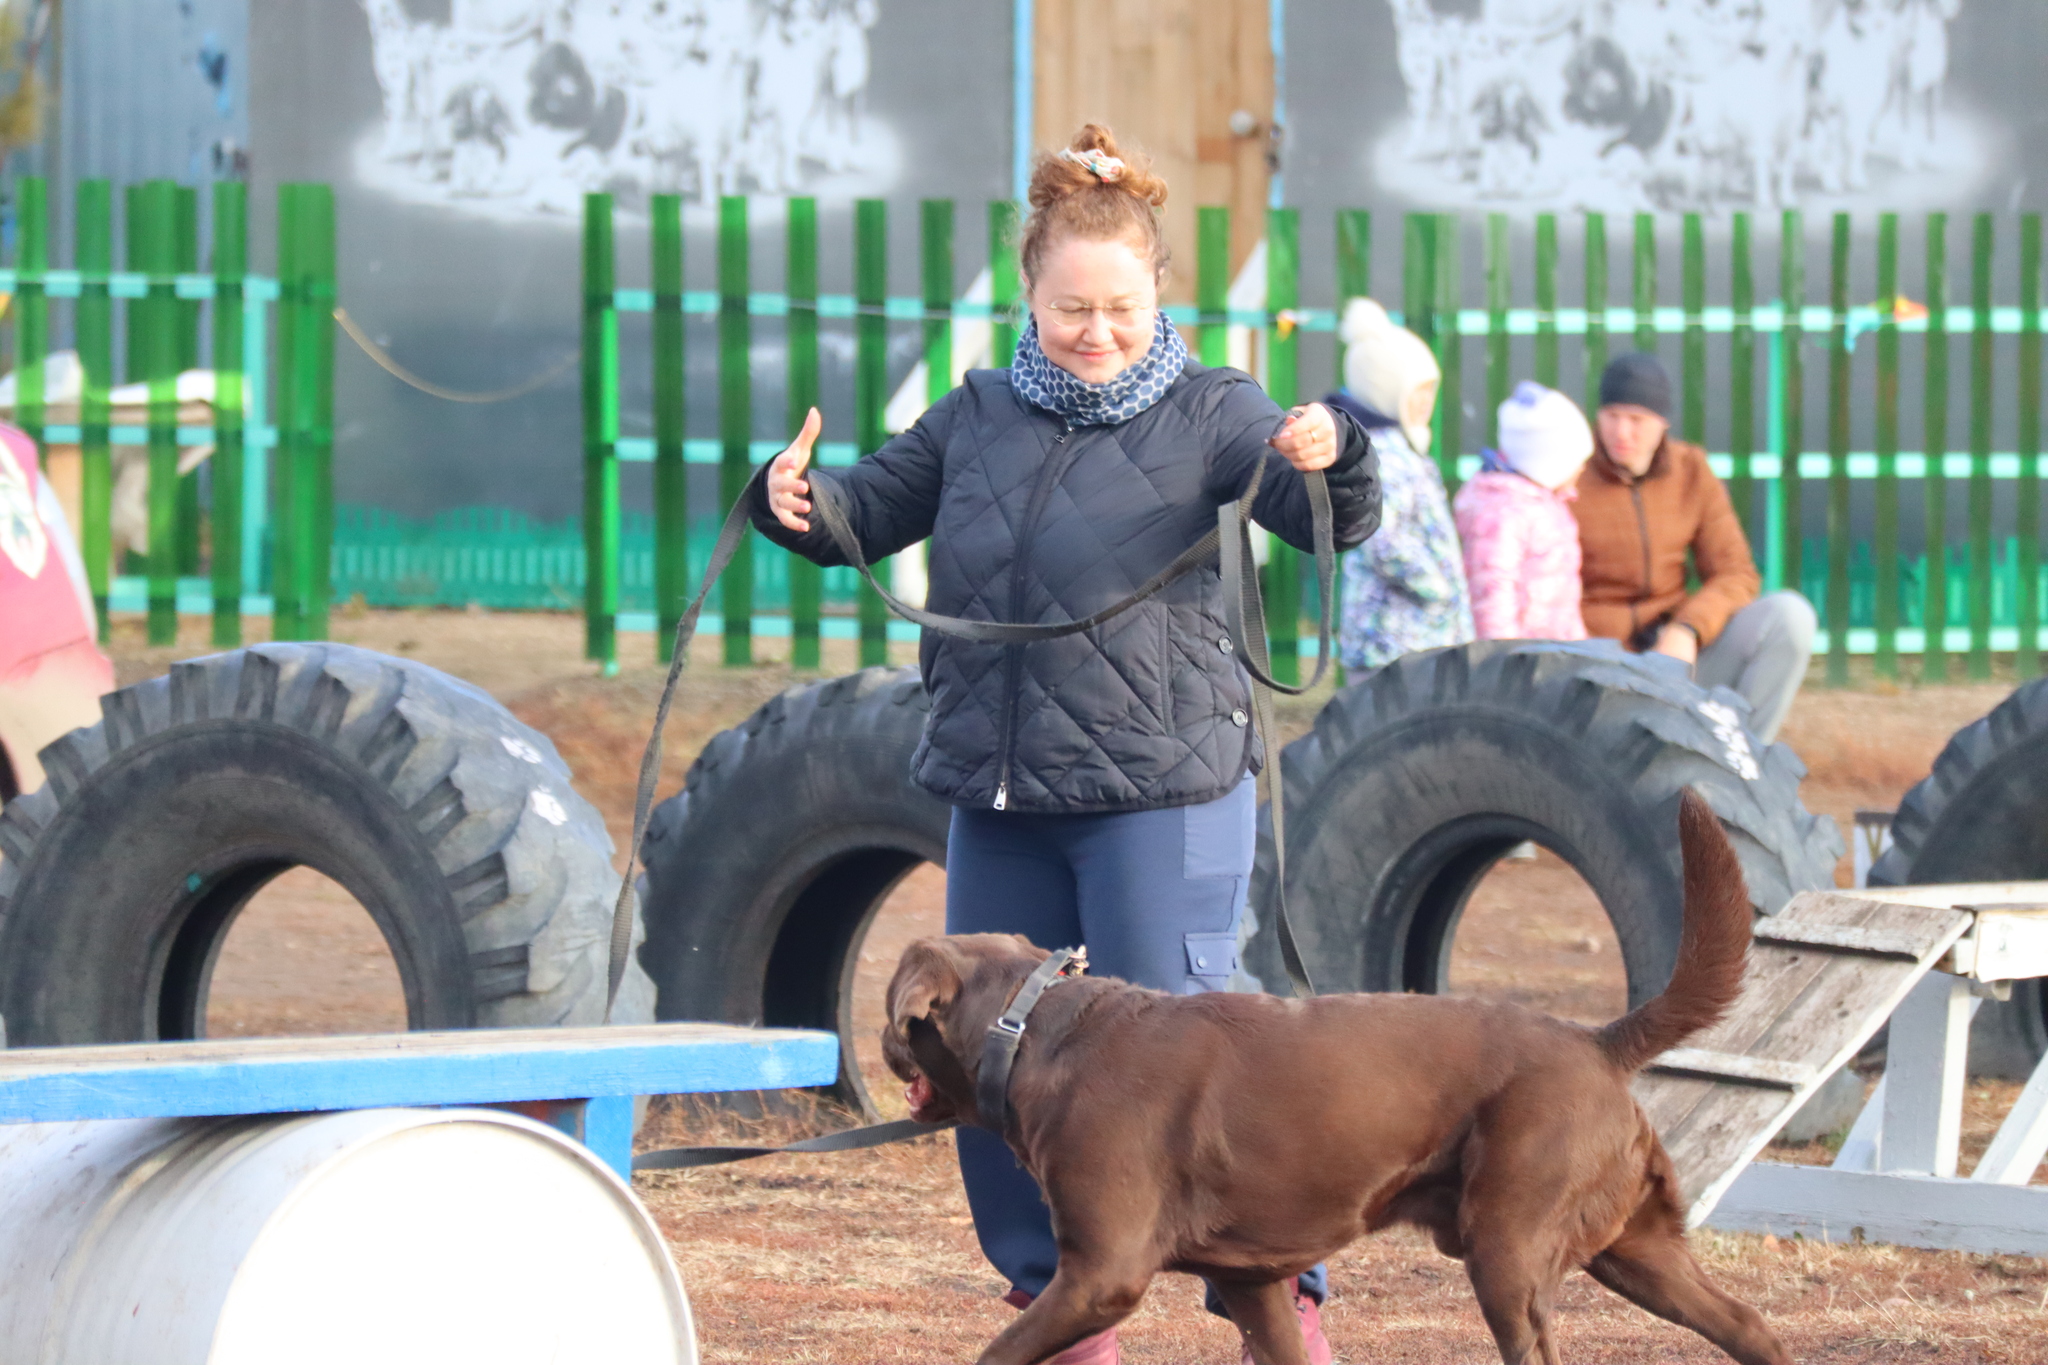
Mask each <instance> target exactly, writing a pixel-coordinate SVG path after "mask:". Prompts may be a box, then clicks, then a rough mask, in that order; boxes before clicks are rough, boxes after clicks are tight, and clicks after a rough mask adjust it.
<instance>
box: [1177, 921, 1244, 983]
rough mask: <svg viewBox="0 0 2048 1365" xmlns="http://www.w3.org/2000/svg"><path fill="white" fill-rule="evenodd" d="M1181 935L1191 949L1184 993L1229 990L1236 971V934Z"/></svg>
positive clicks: (1188, 950)
mask: <svg viewBox="0 0 2048 1365" xmlns="http://www.w3.org/2000/svg"><path fill="white" fill-rule="evenodd" d="M1181 937H1182V941H1183V942H1185V943H1186V944H1187V952H1188V984H1187V988H1186V989H1185V990H1183V991H1182V992H1181V994H1183V995H1202V994H1204V993H1206V992H1208V991H1227V990H1229V989H1230V978H1231V977H1232V976H1233V975H1235V974H1236V972H1237V934H1236V933H1235V932H1225V933H1220V934H1217V933H1209V934H1183V935H1182V936H1181Z"/></svg>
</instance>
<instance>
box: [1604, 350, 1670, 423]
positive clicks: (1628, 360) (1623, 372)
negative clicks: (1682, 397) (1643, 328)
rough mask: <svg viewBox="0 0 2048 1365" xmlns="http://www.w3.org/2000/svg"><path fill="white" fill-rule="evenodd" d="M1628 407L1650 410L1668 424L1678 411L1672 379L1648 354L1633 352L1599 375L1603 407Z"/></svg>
mask: <svg viewBox="0 0 2048 1365" xmlns="http://www.w3.org/2000/svg"><path fill="white" fill-rule="evenodd" d="M1610 403H1628V404H1631V405H1632V406H1635V407H1639V408H1648V409H1649V410H1650V411H1651V412H1654V413H1656V414H1657V415H1658V416H1659V417H1662V418H1663V419H1664V420H1665V421H1667V422H1668V421H1670V420H1671V418H1672V414H1673V413H1674V411H1675V410H1676V404H1674V403H1673V402H1672V397H1671V375H1670V374H1669V373H1668V372H1667V371H1666V370H1665V369H1664V366H1663V364H1662V363H1661V362H1659V361H1658V359H1657V357H1655V356H1653V355H1651V354H1650V353H1649V352H1648V351H1630V352H1629V353H1628V354H1627V355H1618V356H1616V357H1615V358H1614V359H1612V360H1610V361H1608V362H1607V368H1606V369H1604V370H1602V371H1601V372H1600V406H1601V407H1603V408H1604V407H1606V406H1607V405H1608V404H1610Z"/></svg>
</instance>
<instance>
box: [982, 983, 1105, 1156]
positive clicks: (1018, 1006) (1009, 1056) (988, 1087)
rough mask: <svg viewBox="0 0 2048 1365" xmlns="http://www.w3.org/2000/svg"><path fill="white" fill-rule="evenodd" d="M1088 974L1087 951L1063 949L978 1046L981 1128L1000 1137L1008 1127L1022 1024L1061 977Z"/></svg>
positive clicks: (1020, 992)
mask: <svg viewBox="0 0 2048 1365" xmlns="http://www.w3.org/2000/svg"><path fill="white" fill-rule="evenodd" d="M1087 970H1088V950H1087V949H1086V948H1062V949H1060V950H1059V951H1058V952H1056V953H1054V954H1053V955H1052V956H1050V957H1048V958H1046V960H1045V961H1043V962H1041V963H1039V964H1038V965H1037V966H1036V967H1034V968H1032V969H1031V975H1029V976H1027V977H1025V978H1024V984H1023V985H1021V986H1019V987H1018V988H1017V994H1016V995H1014V996H1012V997H1011V998H1010V1006H1009V1008H1008V1009H1006V1010H1004V1011H1003V1012H1002V1014H1001V1016H1000V1017H998V1018H997V1019H996V1021H995V1022H994V1023H993V1024H990V1025H989V1026H988V1036H987V1038H986V1040H985V1041H984V1042H983V1043H982V1045H981V1074H980V1075H979V1076H977V1077H976V1078H975V1082H974V1101H975V1107H976V1108H977V1109H979V1110H980V1111H981V1121H982V1123H983V1125H984V1126H986V1127H988V1128H991V1129H993V1130H995V1131H996V1132H998V1133H1000V1132H1002V1131H1003V1129H1004V1128H1006V1127H1008V1126H1009V1119H1010V1067H1011V1066H1012V1065H1013V1064H1014V1063H1015V1062H1016V1060H1017V1048H1018V1046H1019V1045H1020V1044H1022V1043H1023V1041H1024V1021H1025V1020H1027V1019H1029V1018H1030V1017H1031V1009H1032V1007H1033V1006H1034V1005H1036V1004H1037V1003H1038V997H1039V996H1041V995H1044V994H1045V990H1046V987H1048V986H1050V985H1052V983H1053V982H1055V981H1058V980H1059V979H1060V978H1062V977H1072V976H1080V975H1082V974H1083V973H1085V972H1086V971H1087Z"/></svg>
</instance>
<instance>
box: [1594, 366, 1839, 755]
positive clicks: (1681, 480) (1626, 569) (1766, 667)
mask: <svg viewBox="0 0 2048 1365" xmlns="http://www.w3.org/2000/svg"><path fill="white" fill-rule="evenodd" d="M1672 406H1673V404H1672V388H1671V376H1670V375H1669V374H1668V373H1666V372H1665V369H1664V367H1663V365H1661V364H1660V363H1658V361H1657V358H1656V357H1655V356H1653V355H1649V354H1647V353H1644V352H1640V351H1638V352H1634V353H1632V354H1629V355H1623V356H1618V357H1616V358H1615V359H1614V360H1613V361H1612V362H1611V363H1609V365H1608V366H1607V368H1606V370H1605V371H1603V372H1602V374H1601V376H1600V411H1599V416H1598V420H1597V422H1596V423H1595V437H1596V440H1595V448H1594V451H1593V458H1592V459H1591V460H1588V461H1587V462H1586V468H1585V470H1584V472H1582V473H1581V474H1580V475H1579V497H1578V501H1577V503H1575V504H1574V506H1573V509H1572V510H1573V511H1574V512H1575V513H1576V514H1577V516H1578V520H1579V548H1580V569H1579V576H1580V580H1581V582H1582V584H1583V585H1584V589H1585V591H1584V594H1583V596H1582V599H1581V611H1582V613H1583V614H1584V616H1585V618H1586V633H1587V634H1588V635H1591V636H1595V637H1600V638H1606V639H1610V640H1620V641H1621V642H1622V643H1623V644H1624V645H1625V646H1626V647H1627V648H1628V649H1631V650H1635V651H1638V652H1655V653H1658V654H1668V655H1670V656H1671V657H1672V658H1675V659H1678V660H1680V661H1681V662H1683V663H1685V664H1687V665H1689V666H1690V667H1691V668H1692V671H1693V677H1694V679H1695V680H1696V681H1697V682H1698V683H1699V684H1700V685H1701V686H1702V687H1715V686H1720V687H1728V688H1732V689H1734V690H1735V691H1736V692H1738V693H1740V694H1741V695H1742V696H1744V697H1745V698H1747V699H1748V701H1749V705H1750V717H1749V728H1750V730H1751V732H1752V733H1754V734H1755V735H1756V736H1757V738H1759V739H1761V740H1763V741H1764V742H1765V743H1766V744H1768V743H1770V742H1771V740H1772V739H1773V738H1775V737H1776V735H1777V733H1778V727H1779V726H1780V725H1782V724H1784V721H1785V714H1786V712H1788V711H1790V710H1791V709H1792V699H1793V697H1795V696H1797V695H1798V693H1799V684H1800V683H1801V682H1803V681H1804V680H1805V678H1806V662H1807V660H1808V658H1809V657H1811V655H1812V653H1813V635H1814V631H1815V629H1816V628H1817V626H1818V624H1819V623H1818V621H1817V619H1816V618H1815V616H1814V611H1813V607H1812V605H1811V604H1810V603H1808V602H1807V600H1806V599H1805V598H1804V597H1801V596H1800V595H1799V594H1798V593H1796V592H1791V591H1784V592H1774V593H1767V594H1765V595H1764V596H1762V597H1759V596H1757V589H1758V587H1759V586H1760V582H1761V580H1760V579H1759V578H1758V576H1757V571H1756V561H1755V560H1754V559H1753V558H1752V557H1751V556H1750V552H1749V540H1748V538H1747V537H1745V536H1744V535H1743V533H1742V523H1741V522H1740V521H1739V520H1738V519H1737V518H1736V515H1735V508H1734V506H1733V505H1732V504H1731V503H1730V502H1729V501H1728V490H1727V489H1725V488H1723V487H1722V486H1721V481H1720V479H1719V478H1717V477H1715V474H1714V471H1713V470H1712V469H1710V468H1709V467H1708V465H1707V455H1706V452H1705V451H1703V450H1701V449H1700V448H1699V447H1698V446H1696V445H1693V444H1692V443H1690V442H1688V441H1680V440H1675V439H1673V437H1672V436H1671V431H1670V429H1671V413H1672ZM1688 554H1690V556H1691V559H1692V568H1693V570H1694V572H1695V573H1696V574H1697V576H1698V578H1699V587H1698V588H1697V589H1695V590H1691V591H1688V586H1687V575H1686V559H1687V555H1688Z"/></svg>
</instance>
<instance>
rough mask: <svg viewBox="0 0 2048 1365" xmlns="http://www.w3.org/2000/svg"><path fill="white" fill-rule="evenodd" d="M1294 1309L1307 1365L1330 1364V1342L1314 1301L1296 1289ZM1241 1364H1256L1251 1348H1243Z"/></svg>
mask: <svg viewBox="0 0 2048 1365" xmlns="http://www.w3.org/2000/svg"><path fill="white" fill-rule="evenodd" d="M1294 1311H1295V1314H1296V1315H1297V1316H1298V1317H1300V1319H1301V1344H1302V1345H1303V1346H1304V1347H1306V1348H1307V1350H1308V1365H1330V1359H1331V1357H1330V1343H1329V1341H1328V1339H1327V1338H1325V1337H1324V1336H1323V1313H1322V1309H1320V1308H1318V1307H1317V1306H1316V1301H1315V1300H1314V1299H1312V1298H1310V1297H1309V1296H1308V1295H1306V1294H1304V1293H1302V1292H1301V1290H1299V1289H1296V1290H1295V1291H1294ZM1242 1365H1256V1362H1254V1361H1253V1360H1252V1348H1251V1347H1250V1346H1249V1345H1247V1346H1246V1347H1245V1348H1244V1360H1243V1362H1242Z"/></svg>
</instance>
